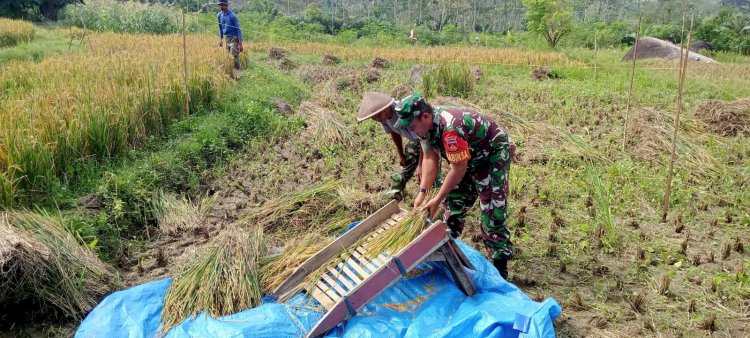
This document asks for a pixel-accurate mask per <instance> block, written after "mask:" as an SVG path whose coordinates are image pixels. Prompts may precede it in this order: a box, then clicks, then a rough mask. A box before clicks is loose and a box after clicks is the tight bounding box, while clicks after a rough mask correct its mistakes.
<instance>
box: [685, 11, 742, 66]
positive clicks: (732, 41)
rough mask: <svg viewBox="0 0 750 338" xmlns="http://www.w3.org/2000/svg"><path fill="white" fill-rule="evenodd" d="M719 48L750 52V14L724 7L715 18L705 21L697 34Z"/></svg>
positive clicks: (699, 37)
mask: <svg viewBox="0 0 750 338" xmlns="http://www.w3.org/2000/svg"><path fill="white" fill-rule="evenodd" d="M695 37H696V38H698V39H701V40H704V41H707V42H709V43H710V44H711V45H713V46H714V48H716V49H717V50H723V51H733V52H738V53H742V54H745V55H749V54H750V14H742V13H738V12H735V11H733V10H732V9H730V8H728V7H724V8H722V9H721V11H719V14H718V15H717V16H715V17H713V18H710V19H707V20H705V21H703V24H702V25H701V26H700V27H699V28H698V31H697V33H696V35H695Z"/></svg>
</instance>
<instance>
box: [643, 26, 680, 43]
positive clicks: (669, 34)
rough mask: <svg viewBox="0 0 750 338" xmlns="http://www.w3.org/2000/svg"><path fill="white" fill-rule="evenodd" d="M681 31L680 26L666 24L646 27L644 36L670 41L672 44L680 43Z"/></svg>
mask: <svg viewBox="0 0 750 338" xmlns="http://www.w3.org/2000/svg"><path fill="white" fill-rule="evenodd" d="M681 30H682V27H681V26H680V25H677V24H672V23H667V24H663V25H653V26H648V27H646V29H645V34H644V35H646V36H653V37H655V38H658V39H662V40H666V41H671V42H672V43H680V42H681V41H682V31H681ZM686 35H687V33H686Z"/></svg>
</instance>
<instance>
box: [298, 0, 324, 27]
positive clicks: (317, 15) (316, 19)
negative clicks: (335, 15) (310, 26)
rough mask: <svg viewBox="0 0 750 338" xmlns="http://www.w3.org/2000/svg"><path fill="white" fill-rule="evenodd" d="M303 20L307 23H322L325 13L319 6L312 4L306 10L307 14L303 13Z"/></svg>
mask: <svg viewBox="0 0 750 338" xmlns="http://www.w3.org/2000/svg"><path fill="white" fill-rule="evenodd" d="M302 18H303V20H305V22H307V23H321V21H323V11H322V10H321V9H320V7H318V5H317V4H315V3H311V4H309V5H307V8H305V12H304V13H302Z"/></svg>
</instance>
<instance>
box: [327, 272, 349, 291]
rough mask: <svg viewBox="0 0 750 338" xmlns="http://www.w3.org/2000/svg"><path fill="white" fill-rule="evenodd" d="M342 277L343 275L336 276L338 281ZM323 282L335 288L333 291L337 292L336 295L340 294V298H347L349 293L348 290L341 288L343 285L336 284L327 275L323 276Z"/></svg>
mask: <svg viewBox="0 0 750 338" xmlns="http://www.w3.org/2000/svg"><path fill="white" fill-rule="evenodd" d="M340 275H341V274H340V273H339V274H338V276H337V275H334V276H335V278H336V279H339V278H340ZM323 280H325V281H326V283H328V284H330V285H331V286H333V290H334V291H336V293H338V294H339V296H340V297H343V296H346V294H347V292H349V291H348V290H345V289H344V288H343V287H341V285H339V283H338V282H336V281H335V280H333V279H332V278H331V277H330V276H328V274H327V273H326V274H323Z"/></svg>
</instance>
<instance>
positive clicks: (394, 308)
mask: <svg viewBox="0 0 750 338" xmlns="http://www.w3.org/2000/svg"><path fill="white" fill-rule="evenodd" d="M458 245H459V246H460V247H461V249H462V250H463V251H464V252H465V253H466V256H467V257H468V258H469V260H471V262H472V263H473V264H474V266H475V267H476V271H469V274H470V276H471V278H472V281H473V282H474V285H475V286H476V287H477V293H476V295H474V296H473V297H466V296H465V295H464V294H463V293H462V292H461V290H460V289H458V287H457V286H456V284H455V283H453V281H452V279H451V277H450V273H449V272H448V271H447V270H446V269H445V267H444V265H443V264H442V263H435V262H433V263H423V264H420V265H419V266H417V267H416V268H415V269H416V270H418V271H419V272H420V273H421V274H419V275H417V276H414V277H412V278H409V279H404V278H402V279H401V280H400V281H399V282H397V283H396V284H394V285H393V286H391V287H390V288H388V289H387V290H385V291H384V292H383V293H381V294H380V295H379V296H378V297H376V298H375V299H374V300H373V301H372V302H370V303H369V304H368V305H366V306H365V307H363V308H362V309H360V310H359V311H358V315H357V316H355V317H354V318H351V319H349V320H348V321H346V322H344V323H342V324H340V325H339V326H338V327H336V328H334V329H333V330H331V331H330V332H328V334H327V337H378V338H384V337H513V338H515V337H519V336H521V337H554V336H555V331H554V326H553V324H552V323H553V321H554V320H555V318H557V316H558V315H559V314H560V313H561V312H562V308H561V307H560V305H559V304H558V303H557V302H556V301H555V300H554V299H551V298H550V299H547V300H545V301H544V302H541V303H538V302H534V301H533V300H531V299H530V298H529V297H528V296H526V295H525V294H524V293H523V292H522V291H521V290H519V289H518V288H517V287H516V286H515V285H513V284H510V283H508V282H506V281H505V280H503V278H502V277H500V274H499V273H498V272H497V270H496V269H495V267H494V266H492V263H490V262H489V261H488V260H487V259H486V258H484V256H483V255H482V254H481V253H479V252H478V251H477V250H475V249H474V248H472V247H470V246H469V245H466V244H465V243H462V242H460V241H458ZM171 282H172V279H171V278H167V279H163V280H158V281H155V282H151V283H147V284H143V285H140V286H136V287H133V288H130V289H127V290H123V291H119V292H115V293H113V294H111V295H109V296H108V297H107V298H105V299H104V300H103V301H102V302H101V303H100V304H99V305H98V306H97V307H96V308H95V309H94V310H93V311H91V313H89V315H88V316H87V317H86V319H84V320H83V322H82V323H81V325H80V327H79V328H78V331H77V332H76V335H75V337H76V338H89V337H107V338H119V337H123V338H124V337H130V338H135V337H155V336H160V334H159V332H158V330H159V327H160V317H161V311H162V304H163V302H164V296H165V295H166V292H167V289H168V288H169V284H170V283H171ZM313 302H314V301H311V300H310V298H309V297H308V296H306V295H304V294H302V293H300V294H298V295H296V296H295V297H294V298H292V299H291V300H290V301H288V302H287V303H283V304H280V303H275V302H274V301H273V300H272V299H265V302H264V304H263V305H261V306H259V307H256V308H254V309H250V310H246V311H242V312H240V313H237V314H233V315H230V316H226V317H221V318H216V319H214V318H211V317H210V316H206V315H205V314H201V315H199V316H197V317H196V318H194V319H187V320H185V321H184V322H182V323H181V324H179V325H178V326H176V327H175V328H173V329H172V330H171V331H169V332H168V334H167V335H166V337H167V338H180V337H227V338H228V337H273V338H277V337H299V336H304V335H305V334H306V333H307V332H309V331H310V329H312V327H313V326H315V324H316V323H317V321H318V320H319V319H320V318H322V316H323V314H324V313H323V311H322V309H321V308H320V307H319V306H313V304H314V303H313Z"/></svg>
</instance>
